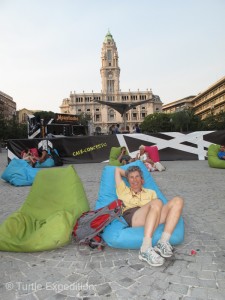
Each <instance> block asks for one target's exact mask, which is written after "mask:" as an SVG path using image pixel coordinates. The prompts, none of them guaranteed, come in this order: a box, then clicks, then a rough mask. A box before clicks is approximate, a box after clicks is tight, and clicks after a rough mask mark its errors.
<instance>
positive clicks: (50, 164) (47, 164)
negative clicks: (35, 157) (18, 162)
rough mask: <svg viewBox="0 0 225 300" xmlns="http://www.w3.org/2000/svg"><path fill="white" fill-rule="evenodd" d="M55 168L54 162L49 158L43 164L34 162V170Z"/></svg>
mask: <svg viewBox="0 0 225 300" xmlns="http://www.w3.org/2000/svg"><path fill="white" fill-rule="evenodd" d="M54 166H55V162H54V160H53V159H52V158H51V157H49V158H47V159H46V160H45V161H44V162H42V163H40V162H39V161H37V162H36V164H35V168H51V167H54Z"/></svg>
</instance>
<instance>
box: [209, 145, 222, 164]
mask: <svg viewBox="0 0 225 300" xmlns="http://www.w3.org/2000/svg"><path fill="white" fill-rule="evenodd" d="M219 150H220V145H216V144H212V145H210V146H209V148H208V164H209V166H210V167H211V168H218V169H225V160H223V159H220V158H219V157H218V156H217V154H218V152H219Z"/></svg>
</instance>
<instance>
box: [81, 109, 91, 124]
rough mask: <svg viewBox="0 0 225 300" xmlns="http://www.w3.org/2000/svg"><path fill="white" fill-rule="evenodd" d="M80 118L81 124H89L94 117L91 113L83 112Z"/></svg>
mask: <svg viewBox="0 0 225 300" xmlns="http://www.w3.org/2000/svg"><path fill="white" fill-rule="evenodd" d="M78 119H79V123H80V124H81V125H84V126H87V125H88V122H89V121H91V120H92V117H91V115H89V114H85V113H84V112H82V113H81V114H80V115H78Z"/></svg>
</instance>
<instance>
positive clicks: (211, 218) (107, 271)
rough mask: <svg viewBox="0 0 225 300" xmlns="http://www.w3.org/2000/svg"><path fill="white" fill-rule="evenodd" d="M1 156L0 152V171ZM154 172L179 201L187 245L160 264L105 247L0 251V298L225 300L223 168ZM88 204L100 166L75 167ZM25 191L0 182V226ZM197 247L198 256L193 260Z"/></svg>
mask: <svg viewBox="0 0 225 300" xmlns="http://www.w3.org/2000/svg"><path fill="white" fill-rule="evenodd" d="M6 164H7V161H6V152H3V153H0V174H2V172H3V170H4V169H5V166H6ZM164 165H165V166H166V167H167V170H166V171H165V172H161V173H160V172H155V173H152V175H153V177H154V178H155V180H156V182H157V184H158V185H159V187H160V188H161V190H162V192H163V193H164V194H165V196H166V197H167V198H168V199H169V198H170V197H173V196H175V195H181V196H183V197H184V199H185V207H184V211H183V217H184V221H185V229H186V232H185V241H184V243H183V244H182V245H180V246H177V247H176V248H175V255H174V257H172V258H170V259H167V261H166V263H165V265H164V266H161V267H150V266H149V265H147V264H145V263H143V262H141V261H139V259H138V251H137V250H121V249H111V248H109V247H106V248H105V250H104V251H103V252H100V253H97V254H87V255H83V254H80V253H79V252H78V251H77V245H76V244H75V243H74V242H72V243H71V244H69V245H67V246H65V247H63V248H60V249H57V250H53V251H45V252H39V253H10V252H0V256H1V259H0V270H1V272H0V277H1V285H0V295H1V296H0V299H1V300H3V299H5V300H6V299H7V300H13V299H26V300H28V299H29V300H33V299H41V300H42V299H49V300H50V299H96V300H97V299H138V300H141V299H151V300H156V299H158V300H178V299H180V300H181V299H185V300H194V299H204V300H205V299H218V300H219V299H221V300H222V299H225V230H224V228H225V181H224V180H225V170H221V169H211V168H209V167H208V163H207V161H169V162H164ZM74 166H75V169H76V170H77V172H78V174H79V176H80V178H81V180H82V181H83V183H84V188H85V190H86V193H87V196H88V199H89V201H90V204H91V207H93V206H94V202H95V200H96V199H97V195H98V187H99V180H100V176H101V172H102V169H103V167H104V164H95V163H94V164H81V165H74ZM29 190H30V187H13V186H11V185H10V184H8V183H5V182H4V181H2V180H0V203H1V208H0V221H1V222H2V221H3V220H4V219H5V218H6V217H7V216H8V215H9V214H11V213H12V212H13V211H15V210H17V209H18V208H19V207H20V206H21V204H22V203H23V201H24V200H25V198H26V195H27V194H28V192H29ZM191 250H196V253H197V254H196V255H191Z"/></svg>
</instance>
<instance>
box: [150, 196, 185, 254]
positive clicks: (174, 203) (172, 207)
mask: <svg viewBox="0 0 225 300" xmlns="http://www.w3.org/2000/svg"><path fill="white" fill-rule="evenodd" d="M183 203H184V201H183V199H182V198H181V197H174V198H173V199H172V200H170V201H169V202H168V203H167V204H166V205H164V206H163V208H162V211H161V217H160V221H159V223H160V224H162V223H165V228H164V231H163V233H162V236H161V238H160V240H159V241H158V243H157V246H156V247H155V250H156V251H157V252H158V253H159V254H160V255H161V256H163V257H170V256H172V255H173V252H172V249H173V248H172V246H171V245H170V243H169V240H170V237H171V234H172V233H173V231H174V229H175V227H176V225H177V223H178V221H179V218H180V216H181V213H182V209H183Z"/></svg>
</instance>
